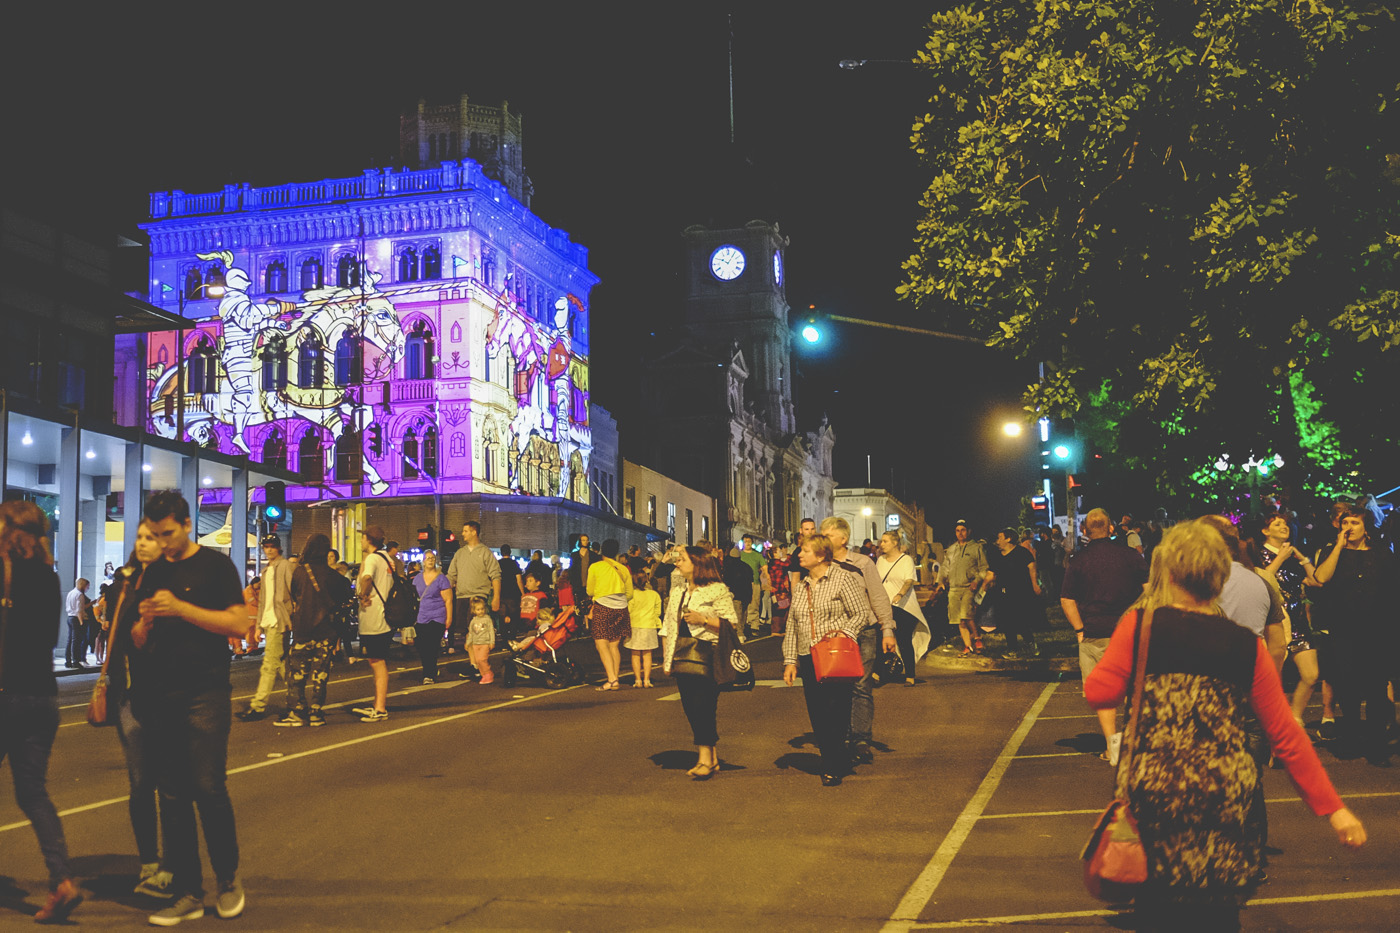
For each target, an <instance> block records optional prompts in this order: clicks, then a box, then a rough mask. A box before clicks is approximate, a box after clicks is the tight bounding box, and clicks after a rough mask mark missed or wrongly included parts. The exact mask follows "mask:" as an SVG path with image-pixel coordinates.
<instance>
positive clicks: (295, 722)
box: [273, 713, 306, 729]
mask: <svg viewBox="0 0 1400 933" xmlns="http://www.w3.org/2000/svg"><path fill="white" fill-rule="evenodd" d="M273 725H274V726H286V727H287V728H288V729H295V728H296V727H297V726H304V725H306V723H305V722H303V721H302V718H301V717H300V716H298V715H297V714H296V713H288V714H287V715H285V716H283V717H282V718H281V719H279V720H277V721H276V722H274V723H273Z"/></svg>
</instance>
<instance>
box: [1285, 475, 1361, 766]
mask: <svg viewBox="0 0 1400 933" xmlns="http://www.w3.org/2000/svg"><path fill="white" fill-rule="evenodd" d="M1349 506H1350V503H1347V502H1334V503H1333V504H1332V507H1331V510H1330V514H1331V524H1332V531H1331V534H1329V535H1327V538H1328V543H1327V544H1326V545H1323V546H1322V547H1319V548H1317V549H1316V550H1315V552H1314V554H1313V559H1312V565H1313V569H1312V572H1311V573H1310V574H1308V577H1307V579H1306V580H1304V581H1303V584H1304V586H1306V587H1307V591H1306V592H1307V609H1308V627H1309V628H1311V629H1312V634H1313V637H1312V638H1311V639H1310V640H1309V644H1311V645H1312V646H1313V647H1314V648H1316V649H1317V668H1318V669H1317V675H1318V680H1319V681H1320V682H1321V683H1322V691H1321V692H1322V715H1321V717H1320V721H1319V722H1318V724H1317V737H1318V738H1319V739H1322V740H1323V741H1331V740H1332V739H1335V738H1336V737H1337V716H1336V692H1335V691H1334V690H1333V689H1332V683H1331V681H1329V680H1328V678H1327V669H1326V664H1327V660H1328V655H1329V654H1330V652H1329V650H1328V643H1329V642H1330V641H1331V637H1330V636H1331V629H1332V622H1331V618H1330V616H1329V615H1328V605H1327V596H1328V591H1327V588H1326V587H1324V586H1323V585H1322V584H1321V583H1319V582H1318V580H1317V567H1318V565H1319V564H1321V563H1322V562H1323V561H1324V560H1326V559H1327V555H1328V554H1330V553H1331V546H1332V541H1333V539H1335V537H1336V535H1337V532H1339V531H1341V529H1342V516H1343V515H1344V514H1346V511H1347V508H1348V507H1349ZM1319 524H1321V523H1319ZM1318 533H1319V535H1321V534H1323V533H1325V531H1324V530H1323V529H1319V530H1318ZM1299 686H1300V687H1301V686H1302V682H1301V681H1299ZM1293 703H1294V707H1293V709H1294V712H1297V711H1298V706H1297V703H1298V694H1297V693H1296V692H1295V693H1294V694H1293ZM1303 708H1304V709H1306V708H1307V704H1306V703H1304V704H1303Z"/></svg>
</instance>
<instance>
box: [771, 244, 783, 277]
mask: <svg viewBox="0 0 1400 933" xmlns="http://www.w3.org/2000/svg"><path fill="white" fill-rule="evenodd" d="M773 284H774V285H782V284H783V254H782V252H780V251H779V250H776V249H775V250H773Z"/></svg>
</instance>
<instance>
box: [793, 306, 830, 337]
mask: <svg viewBox="0 0 1400 933" xmlns="http://www.w3.org/2000/svg"><path fill="white" fill-rule="evenodd" d="M807 311H808V314H807V318H806V320H804V321H803V322H802V326H801V327H800V328H798V330H797V332H798V333H799V334H801V335H802V339H803V340H805V341H807V343H809V344H812V345H813V346H815V345H816V344H819V343H821V342H822V337H823V336H824V335H825V327H824V326H823V324H824V321H823V320H822V315H820V314H818V313H817V306H816V305H808V306H807Z"/></svg>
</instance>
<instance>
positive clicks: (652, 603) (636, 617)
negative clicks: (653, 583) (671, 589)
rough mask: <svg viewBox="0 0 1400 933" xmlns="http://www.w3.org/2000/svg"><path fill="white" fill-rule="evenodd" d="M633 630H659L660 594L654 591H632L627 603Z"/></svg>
mask: <svg viewBox="0 0 1400 933" xmlns="http://www.w3.org/2000/svg"><path fill="white" fill-rule="evenodd" d="M627 615H628V616H630V617H631V619H632V627H633V628H656V629H659V628H661V594H660V593H658V592H656V590H634V591H633V593H632V599H631V600H629V601H628V603H627Z"/></svg>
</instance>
